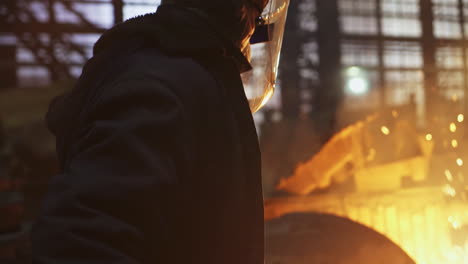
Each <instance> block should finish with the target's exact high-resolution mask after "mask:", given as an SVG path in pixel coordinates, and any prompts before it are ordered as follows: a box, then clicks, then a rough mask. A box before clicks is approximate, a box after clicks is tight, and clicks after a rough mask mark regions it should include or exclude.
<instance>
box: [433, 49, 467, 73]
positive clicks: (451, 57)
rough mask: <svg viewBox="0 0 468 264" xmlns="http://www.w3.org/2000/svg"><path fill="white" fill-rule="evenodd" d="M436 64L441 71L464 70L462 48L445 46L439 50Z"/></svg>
mask: <svg viewBox="0 0 468 264" xmlns="http://www.w3.org/2000/svg"><path fill="white" fill-rule="evenodd" d="M436 62H437V67H438V68H439V69H462V68H463V52H462V48H461V47H453V46H445V47H439V48H437V52H436Z"/></svg>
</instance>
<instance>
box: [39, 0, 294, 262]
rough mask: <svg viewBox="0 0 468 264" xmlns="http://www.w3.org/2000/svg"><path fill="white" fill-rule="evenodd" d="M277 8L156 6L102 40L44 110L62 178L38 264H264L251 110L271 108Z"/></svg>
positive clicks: (42, 229) (46, 207)
mask: <svg viewBox="0 0 468 264" xmlns="http://www.w3.org/2000/svg"><path fill="white" fill-rule="evenodd" d="M287 3H288V2H287V1H285V0H270V1H269V2H268V0H222V1H220V0H163V1H162V3H161V5H160V6H159V7H158V10H157V11H156V12H155V13H152V14H148V15H144V16H140V17H136V18H133V19H130V20H128V21H126V22H124V23H121V24H118V25H116V26H114V27H113V28H112V29H110V30H108V31H107V32H105V33H104V34H103V36H102V37H101V38H100V39H99V40H98V41H97V43H96V44H95V46H94V49H93V57H92V58H91V59H90V60H89V61H88V62H87V63H86V65H85V66H84V68H83V71H82V74H81V76H80V78H79V79H78V82H77V84H76V87H75V88H74V89H72V90H71V91H69V92H67V93H66V94H64V95H62V96H60V97H58V98H57V99H55V100H54V101H53V102H52V104H51V106H50V107H49V111H48V114H47V123H48V127H49V129H50V131H51V132H52V133H53V134H54V135H55V137H56V143H57V155H58V159H59V163H60V168H61V169H60V173H59V174H58V175H57V176H55V177H54V178H53V180H52V182H51V184H50V187H49V192H48V194H47V196H46V198H45V200H44V203H43V207H42V209H41V213H40V216H39V218H38V220H37V221H36V223H35V224H34V226H33V229H32V256H33V263H34V264H59V263H60V264H72V263H73V264H75V263H86V264H105V263H122V264H124V263H125V264H137V263H138V264H156V263H158V264H159V263H161V264H162V263H166V264H168V263H171V264H172V263H175V264H178V263H180V264H182V263H183V264H188V263H191V264H193V263H203V264H220V263H223V264H230V263H232V264H239V263H243V264H262V263H263V261H264V260H263V253H264V250H263V249H264V241H263V240H264V232H263V200H262V181H261V171H260V151H259V147H258V142H257V134H256V130H255V126H254V122H253V118H252V112H251V109H252V110H253V111H255V110H257V109H258V108H259V107H260V106H261V105H263V104H264V103H265V102H266V100H267V99H268V98H269V97H271V94H272V89H273V88H272V87H273V86H274V79H275V77H276V68H277V61H278V54H279V49H280V46H281V39H282V38H281V35H282V31H283V29H284V20H285V17H286V14H285V12H286V10H287ZM285 7H286V8H285ZM255 28H257V29H255ZM250 42H252V43H260V44H261V45H260V44H259V45H260V46H258V47H259V48H258V49H259V50H260V51H262V52H263V54H264V55H265V54H266V55H269V57H266V56H263V55H260V56H257V57H255V54H254V52H252V53H250V52H249V46H250ZM252 50H253V49H252ZM250 54H252V59H251V62H252V63H249V60H250ZM254 61H257V62H254ZM255 63H260V64H262V63H263V66H262V67H259V68H255V65H254V64H255ZM252 66H253V67H254V70H256V69H258V70H259V71H253V70H252ZM262 71H263V72H266V73H265V74H263V75H262V74H261V76H259V75H258V72H262ZM241 74H242V75H243V77H241ZM242 79H244V80H245V84H244V85H243V83H242ZM262 80H263V81H262ZM265 80H266V81H265ZM249 82H250V83H249ZM262 82H263V84H262V85H257V86H256V85H255V84H259V83H262ZM244 87H245V88H246V90H245V91H244V89H243V88H244ZM249 87H250V88H249ZM256 87H258V88H256Z"/></svg>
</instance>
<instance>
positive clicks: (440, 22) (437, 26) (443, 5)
mask: <svg viewBox="0 0 468 264" xmlns="http://www.w3.org/2000/svg"><path fill="white" fill-rule="evenodd" d="M433 5H434V7H433V12H434V23H433V25H434V35H435V37H437V38H461V37H462V31H461V25H460V14H459V9H458V0H433Z"/></svg>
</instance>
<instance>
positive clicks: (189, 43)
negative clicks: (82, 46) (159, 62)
mask: <svg viewBox="0 0 468 264" xmlns="http://www.w3.org/2000/svg"><path fill="white" fill-rule="evenodd" d="M143 45H144V46H145V47H147V46H150V47H155V48H157V49H159V50H161V51H162V52H165V53H167V54H173V55H174V56H193V57H202V58H203V56H220V55H221V56H228V57H231V58H232V59H233V60H234V62H235V64H236V65H237V68H238V69H239V71H240V72H244V71H247V70H250V69H251V66H250V63H249V62H248V60H247V59H246V58H245V56H244V55H243V54H242V52H241V51H240V50H239V48H237V47H235V46H234V44H233V43H232V41H230V40H229V39H228V38H226V37H225V36H224V35H223V33H222V32H221V31H220V30H218V29H217V28H216V27H214V26H212V25H210V23H209V21H206V19H205V18H204V17H203V16H202V15H199V14H197V13H196V12H193V10H190V9H188V8H183V7H180V6H176V5H172V4H166V5H161V6H160V7H159V8H158V10H157V12H156V13H151V14H147V15H143V16H139V17H136V18H133V19H130V20H127V21H125V22H123V23H121V24H118V25H116V26H114V27H113V28H111V29H110V30H108V31H106V32H105V33H104V34H103V35H102V36H101V38H100V39H99V40H98V41H97V42H96V44H95V46H94V49H93V58H91V59H90V60H89V61H88V62H87V63H86V65H85V67H84V68H83V73H82V76H85V77H80V79H79V80H78V83H77V84H76V86H75V88H74V89H72V90H70V91H68V92H66V93H65V94H63V95H62V96H59V97H57V98H55V99H54V100H53V101H52V103H51V104H50V106H49V111H48V113H47V116H46V123H47V125H48V128H49V130H50V131H51V132H52V133H53V134H55V135H56V136H58V135H66V134H68V133H69V132H70V130H71V128H72V127H73V126H74V122H75V121H74V120H76V118H77V117H78V116H79V114H80V111H81V109H82V108H83V106H84V105H85V104H86V98H89V94H90V93H92V88H90V87H92V84H93V82H94V81H95V80H96V79H97V78H99V76H101V75H103V74H104V73H103V68H102V67H103V66H102V65H104V64H105V63H106V61H108V60H110V59H114V58H115V57H116V56H117V57H118V56H122V55H124V54H128V53H129V52H132V50H135V49H138V48H139V47H141V46H143ZM78 87H79V88H78ZM57 140H58V141H59V140H60V139H59V138H57ZM59 143H60V142H57V144H59Z"/></svg>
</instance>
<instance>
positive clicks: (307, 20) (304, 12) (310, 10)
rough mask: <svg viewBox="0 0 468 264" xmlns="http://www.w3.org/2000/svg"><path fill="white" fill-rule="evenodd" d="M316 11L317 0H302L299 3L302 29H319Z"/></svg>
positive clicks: (313, 30) (311, 30)
mask: <svg viewBox="0 0 468 264" xmlns="http://www.w3.org/2000/svg"><path fill="white" fill-rule="evenodd" d="M316 11H317V7H316V5H315V0H302V1H301V2H300V3H299V10H298V12H299V14H298V20H299V25H300V28H301V30H304V31H306V32H315V31H317V18H316V16H315V13H316Z"/></svg>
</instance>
